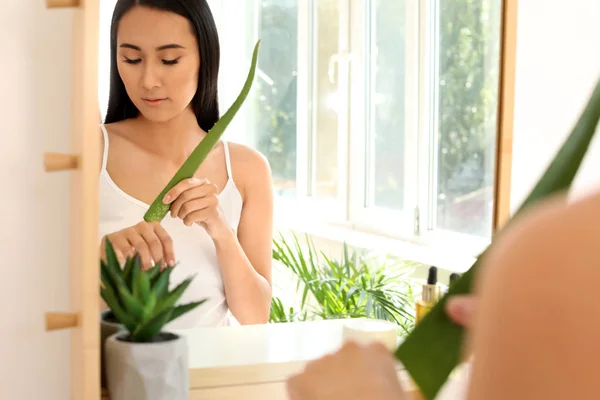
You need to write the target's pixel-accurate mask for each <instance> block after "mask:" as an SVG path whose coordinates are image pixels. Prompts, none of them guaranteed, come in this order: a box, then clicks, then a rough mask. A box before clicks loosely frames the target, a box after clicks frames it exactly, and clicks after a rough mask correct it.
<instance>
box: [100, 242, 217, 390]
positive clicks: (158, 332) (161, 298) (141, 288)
mask: <svg viewBox="0 0 600 400" xmlns="http://www.w3.org/2000/svg"><path fill="white" fill-rule="evenodd" d="M100 264H101V265H100V266H101V281H102V287H101V289H100V294H101V296H102V298H103V299H104V301H105V302H106V304H107V305H108V307H109V309H110V311H111V312H112V314H113V315H114V317H115V318H116V320H117V321H118V322H119V323H120V324H122V325H123V327H124V330H121V331H118V332H116V333H114V334H112V335H111V336H109V337H108V338H107V339H106V342H105V350H104V352H105V354H104V365H105V371H106V382H107V387H108V392H109V394H110V398H111V400H136V399H138V400H179V399H181V400H183V399H187V398H188V391H189V366H188V348H187V342H186V340H185V337H183V336H181V335H178V334H175V333H172V332H167V331H163V327H164V326H165V325H166V324H167V323H169V322H171V321H173V320H174V319H176V318H178V317H180V316H181V315H183V314H185V313H187V312H188V311H191V310H193V309H194V308H196V307H198V306H199V305H201V304H202V303H204V302H205V301H206V299H203V300H200V301H196V302H192V303H188V304H181V305H178V304H177V301H178V300H179V298H180V297H181V295H182V294H183V293H184V292H185V290H186V289H187V287H188V286H189V284H190V282H191V281H192V279H193V278H194V277H193V276H192V277H190V278H188V279H185V280H184V281H183V282H181V283H180V284H179V285H177V286H176V287H175V288H173V289H172V290H169V281H170V276H171V271H172V270H173V267H166V268H160V267H158V266H156V267H154V268H151V269H148V270H143V269H142V267H141V261H140V257H139V254H135V255H134V256H133V258H131V259H128V260H127V262H126V263H125V267H124V268H123V269H121V268H120V265H119V262H118V261H117V257H116V254H115V252H114V249H113V247H112V245H111V243H110V241H108V240H107V242H106V262H104V261H102V262H101V263H100ZM160 264H161V263H158V265H160Z"/></svg>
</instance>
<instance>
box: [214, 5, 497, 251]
mask: <svg viewBox="0 0 600 400" xmlns="http://www.w3.org/2000/svg"><path fill="white" fill-rule="evenodd" d="M248 18H249V19H251V20H250V21H249V22H247V24H248V25H249V26H251V28H250V30H249V32H251V33H252V35H253V38H254V40H256V39H258V38H260V39H261V51H260V57H259V64H258V67H259V72H258V75H257V79H256V81H255V86H254V89H253V91H252V94H251V97H249V99H248V100H247V105H246V106H245V108H244V112H245V115H244V117H243V119H244V121H245V122H244V123H245V131H246V132H247V133H246V134H247V136H248V138H252V139H251V140H250V139H249V140H248V142H249V144H251V145H253V146H254V147H256V148H257V149H258V150H260V151H261V152H262V153H263V154H265V155H266V156H267V158H268V159H269V161H270V163H271V168H272V170H273V175H274V180H275V186H276V194H277V207H278V211H279V212H280V214H281V215H283V216H284V217H285V216H294V217H299V218H303V219H306V218H311V219H315V220H318V221H320V222H323V221H325V222H327V223H329V224H333V225H340V226H346V227H349V228H352V229H357V230H361V231H366V232H372V233H376V234H382V235H385V236H391V237H397V238H402V239H407V240H411V241H417V242H423V243H429V244H442V245H444V246H450V247H451V246H456V245H461V246H465V247H463V248H464V249H465V251H470V252H477V251H479V250H480V249H481V247H482V246H485V245H487V244H488V243H489V240H490V238H491V232H492V218H493V200H494V189H493V187H494V165H495V143H496V129H497V128H496V114H497V106H498V100H497V99H498V83H499V82H498V76H499V62H500V60H499V54H500V53H499V51H500V35H501V31H500V26H501V21H500V18H501V0H420V1H417V0H411V1H408V0H364V1H360V2H357V1H352V0H312V1H307V0H254V10H253V13H252V14H251V15H249V16H248ZM228 34H229V32H228V31H225V32H223V31H222V32H221V35H222V36H223V35H225V36H227V35H228ZM253 44H254V42H253V41H248V44H247V45H246V47H247V49H246V50H245V51H244V52H242V57H244V59H243V60H242V59H241V58H240V62H239V63H238V64H239V65H240V67H239V71H238V72H236V74H238V75H240V76H244V74H245V71H247V67H248V62H249V57H250V54H251V51H252V46H253Z"/></svg>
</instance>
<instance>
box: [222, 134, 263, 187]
mask: <svg viewBox="0 0 600 400" xmlns="http://www.w3.org/2000/svg"><path fill="white" fill-rule="evenodd" d="M227 146H228V148H229V157H230V160H231V169H232V172H233V175H235V181H236V186H238V187H239V188H240V190H242V191H245V190H248V189H250V188H264V187H265V185H271V167H270V165H269V161H268V160H267V158H266V157H265V156H264V155H263V154H262V153H260V152H259V151H257V150H256V149H253V148H251V147H249V146H246V145H244V144H241V143H236V142H229V141H228V142H227Z"/></svg>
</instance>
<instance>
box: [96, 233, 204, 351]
mask: <svg viewBox="0 0 600 400" xmlns="http://www.w3.org/2000/svg"><path fill="white" fill-rule="evenodd" d="M160 264H161V263H157V264H156V265H155V266H154V267H152V268H150V269H148V270H144V269H142V264H141V260H140V256H139V254H137V253H136V254H135V255H134V256H133V257H129V258H127V260H126V262H125V265H124V267H123V269H121V266H120V265H119V261H118V260H117V256H116V254H115V251H114V248H113V246H112V244H111V243H110V241H109V240H108V239H106V262H105V261H104V260H102V261H101V262H100V271H101V282H102V286H101V288H100V295H101V296H102V298H103V299H104V301H105V302H106V304H107V305H108V307H109V308H110V310H111V311H112V313H113V315H114V317H115V319H116V320H117V321H118V322H119V323H121V324H122V325H123V326H124V327H125V328H126V329H127V331H128V332H129V335H128V337H127V338H126V340H128V341H131V342H136V343H144V342H154V341H159V340H160V339H159V334H160V332H161V330H162V328H163V327H164V326H165V325H166V324H167V323H169V322H171V321H173V320H174V319H176V318H179V317H180V316H182V315H183V314H185V313H187V312H189V311H191V310H193V309H194V308H196V307H198V306H199V305H201V304H202V303H204V302H205V301H206V299H204V300H200V301H195V302H191V303H188V304H181V305H176V303H177V301H178V300H179V298H180V297H181V295H182V294H183V293H184V292H185V290H186V289H187V287H188V286H189V284H190V283H191V281H192V280H193V279H194V276H192V277H190V278H188V279H186V280H184V281H183V282H181V283H180V284H179V285H177V287H175V288H174V289H173V290H171V291H169V279H170V277H171V271H172V270H173V267H166V268H164V269H161V267H160Z"/></svg>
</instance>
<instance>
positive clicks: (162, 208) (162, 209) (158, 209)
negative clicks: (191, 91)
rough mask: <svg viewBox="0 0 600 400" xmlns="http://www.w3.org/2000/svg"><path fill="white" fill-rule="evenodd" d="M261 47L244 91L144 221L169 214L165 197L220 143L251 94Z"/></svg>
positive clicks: (194, 152) (167, 187)
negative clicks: (164, 201) (164, 200)
mask: <svg viewBox="0 0 600 400" xmlns="http://www.w3.org/2000/svg"><path fill="white" fill-rule="evenodd" d="M259 46H260V40H259V41H257V42H256V45H255V46H254V53H253V54H252V65H251V66H250V71H249V72H248V77H247V79H246V83H245V84H244V86H243V88H242V91H241V92H240V94H239V95H238V97H237V99H236V100H235V101H234V102H233V104H232V105H231V107H230V108H229V110H227V111H226V112H225V114H223V116H222V117H221V118H220V119H219V120H218V121H217V123H216V124H215V125H214V126H213V127H212V128H211V129H209V131H208V132H207V134H206V137H204V139H202V141H201V142H200V143H199V144H198V146H196V148H195V149H194V151H193V152H192V154H190V156H189V157H188V158H187V160H185V162H184V163H183V165H182V166H181V168H179V170H178V171H177V172H176V173H175V175H174V176H173V178H171V180H170V181H169V183H168V184H167V186H165V188H164V189H163V190H162V192H160V194H159V195H158V197H156V199H155V200H154V201H153V202H152V204H151V205H150V207H149V208H148V211H146V214H144V220H145V221H146V222H160V221H162V220H163V218H164V217H165V216H166V215H167V213H168V212H169V208H170V207H171V205H170V204H164V203H163V201H162V200H163V197H164V196H165V195H166V194H167V192H168V191H169V190H171V189H172V188H173V187H174V186H175V185H177V184H178V183H179V182H181V181H182V180H184V179H188V178H191V177H193V176H194V174H195V173H196V171H197V170H198V168H199V167H200V165H201V164H202V163H203V162H204V159H206V156H207V155H208V153H209V152H210V151H211V149H212V148H213V147H214V145H215V144H216V143H217V142H218V141H219V139H220V138H221V136H222V135H223V132H225V129H227V126H228V125H229V123H230V122H231V121H232V120H233V117H234V116H235V114H237V112H238V110H239V109H240V107H241V106H242V104H243V103H244V101H245V100H246V97H247V96H248V93H249V92H250V88H251V87H252V82H253V81H254V74H255V71H256V61H257V59H258V48H259Z"/></svg>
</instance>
